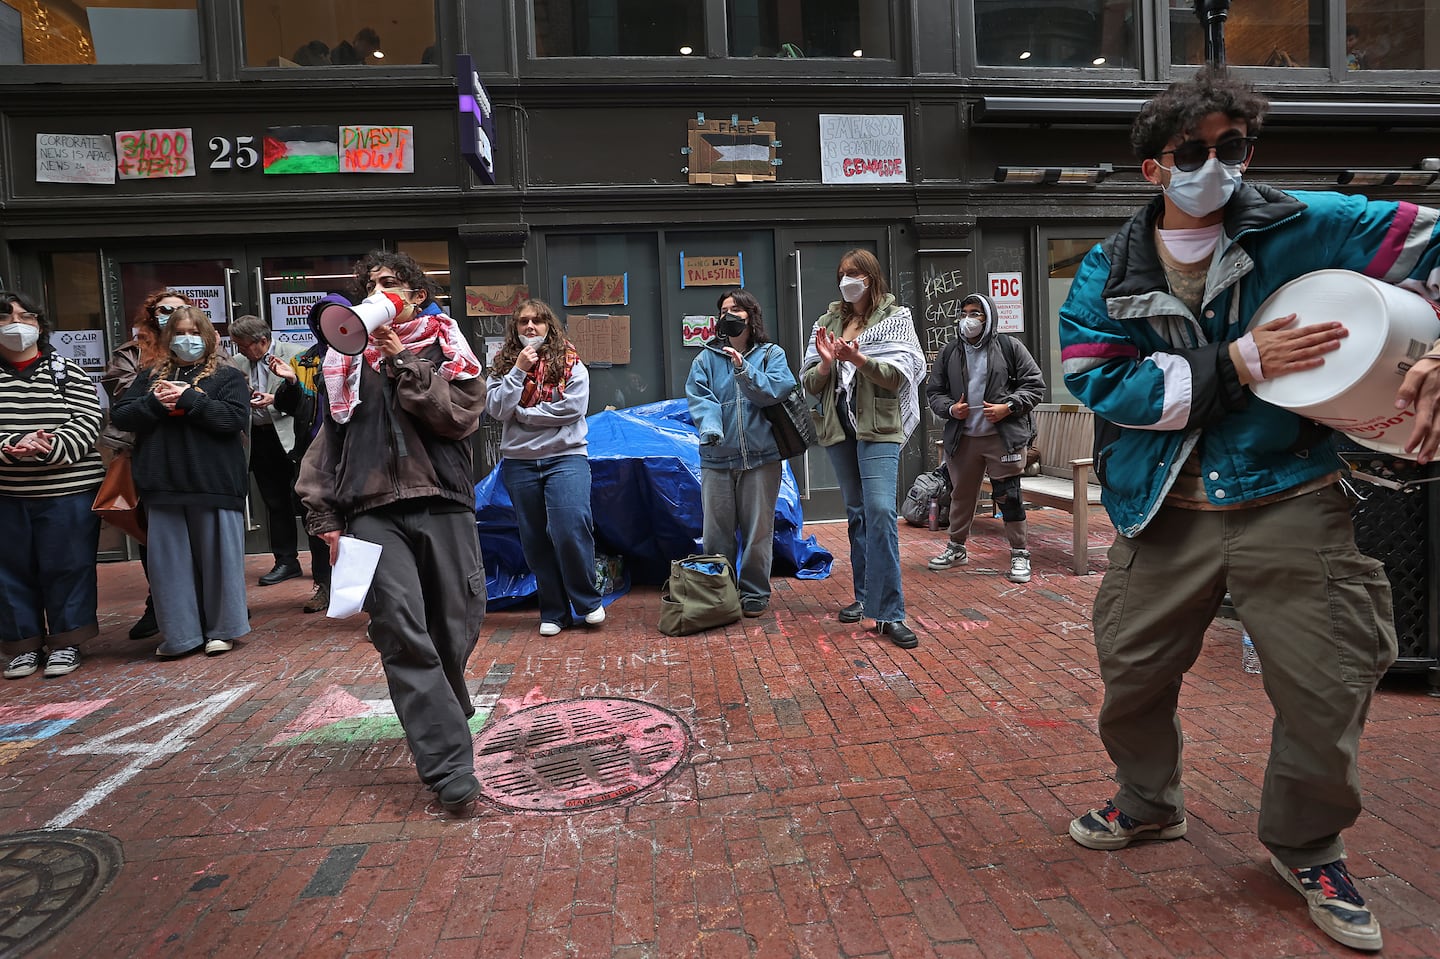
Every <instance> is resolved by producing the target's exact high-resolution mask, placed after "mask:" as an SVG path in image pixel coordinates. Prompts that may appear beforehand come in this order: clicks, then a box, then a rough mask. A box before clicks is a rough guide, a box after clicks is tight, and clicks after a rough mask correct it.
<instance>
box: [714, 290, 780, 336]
mask: <svg viewBox="0 0 1440 959" xmlns="http://www.w3.org/2000/svg"><path fill="white" fill-rule="evenodd" d="M726 300H734V301H735V305H736V306H738V307H739V308H740V309H742V310H744V311H745V313H746V315H747V316H748V317H749V321H748V322H749V324H750V342H751V343H769V342H770V336H769V334H767V333H766V332H765V315H764V313H763V311H761V309H760V301H759V300H757V299H755V294H753V293H751V292H750V291H749V290H747V289H745V288H744V287H736V288H735V289H733V290H729V291H728V292H725V293H721V294H720V299H718V300H716V301H715V315H716V316H717V317H718V316H720V315H722V314H723V313H724V312H725V307H724V306H723V305H722V304H724V302H725V301H726Z"/></svg>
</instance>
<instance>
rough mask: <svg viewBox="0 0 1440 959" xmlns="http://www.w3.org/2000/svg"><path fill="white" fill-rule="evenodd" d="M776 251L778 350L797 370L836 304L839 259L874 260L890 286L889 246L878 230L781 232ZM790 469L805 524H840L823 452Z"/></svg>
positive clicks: (839, 504)
mask: <svg viewBox="0 0 1440 959" xmlns="http://www.w3.org/2000/svg"><path fill="white" fill-rule="evenodd" d="M776 246H777V248H778V249H779V250H781V251H782V252H783V255H784V258H785V260H786V261H788V262H787V266H788V269H786V270H785V271H784V284H783V285H784V287H785V288H786V291H787V293H788V296H783V297H781V303H780V311H781V319H780V321H779V323H778V324H777V325H778V331H779V338H780V344H781V345H782V346H783V347H785V352H786V353H788V354H790V355H791V356H793V357H795V359H796V366H797V368H798V367H799V365H800V364H801V363H803V361H804V358H805V347H806V345H807V344H808V343H809V342H810V331H811V329H812V328H813V327H814V326H815V322H816V321H817V320H819V319H820V317H822V316H824V315H825V312H826V311H827V310H828V309H829V308H830V304H831V303H833V302H834V301H836V300H838V299H839V298H840V289H839V286H838V285H837V283H836V280H835V272H836V269H837V268H838V267H839V265H840V258H841V257H842V256H843V255H844V254H845V253H846V252H847V251H848V250H853V249H857V248H858V249H865V250H869V251H871V252H872V253H874V254H875V255H876V256H877V257H879V259H880V265H881V267H882V268H883V269H884V270H886V278H887V279H889V280H890V281H891V283H892V285H893V284H894V279H895V278H894V266H893V264H891V263H890V250H889V243H888V240H887V236H886V231H885V229H884V228H883V227H870V228H865V229H858V230H812V231H804V232H801V231H781V232H780V233H778V234H777V241H776ZM791 466H793V467H794V469H795V478H796V480H797V481H798V482H799V484H800V495H801V498H802V500H803V502H804V506H805V521H806V522H807V523H808V522H816V521H821V520H843V519H844V518H845V502H844V499H843V498H842V497H841V495H840V484H839V481H838V480H837V479H836V478H835V470H834V469H833V468H832V467H831V466H830V458H829V456H828V455H827V454H826V452H825V450H824V449H823V448H821V447H819V446H816V447H813V448H812V449H810V450H809V451H808V452H807V453H806V454H805V455H804V456H803V457H800V458H797V459H795V460H793V461H792V462H791Z"/></svg>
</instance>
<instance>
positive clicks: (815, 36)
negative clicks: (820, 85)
mask: <svg viewBox="0 0 1440 959" xmlns="http://www.w3.org/2000/svg"><path fill="white" fill-rule="evenodd" d="M889 8H890V4H888V3H886V2H885V0H729V3H728V12H729V16H728V18H727V23H728V24H729V27H730V55H731V56H734V57H863V58H869V59H876V58H878V59H889V58H890V57H891V56H893V54H892V53H891V51H890V9H889Z"/></svg>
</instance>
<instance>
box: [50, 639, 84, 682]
mask: <svg viewBox="0 0 1440 959" xmlns="http://www.w3.org/2000/svg"><path fill="white" fill-rule="evenodd" d="M79 666H80V650H79V648H78V647H75V646H62V647H61V648H59V649H57V650H54V651H53V652H51V653H50V656H49V658H48V659H46V660H45V675H46V676H50V677H54V676H66V675H68V674H70V673H73V672H75V670H76V669H78V668H79Z"/></svg>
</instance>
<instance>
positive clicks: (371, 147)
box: [340, 124, 415, 173]
mask: <svg viewBox="0 0 1440 959" xmlns="http://www.w3.org/2000/svg"><path fill="white" fill-rule="evenodd" d="M340 172H341V173H414V172H415V128H414V127H411V126H404V127H396V126H359V125H353V124H352V125H349V126H342V127H341V128H340Z"/></svg>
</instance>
